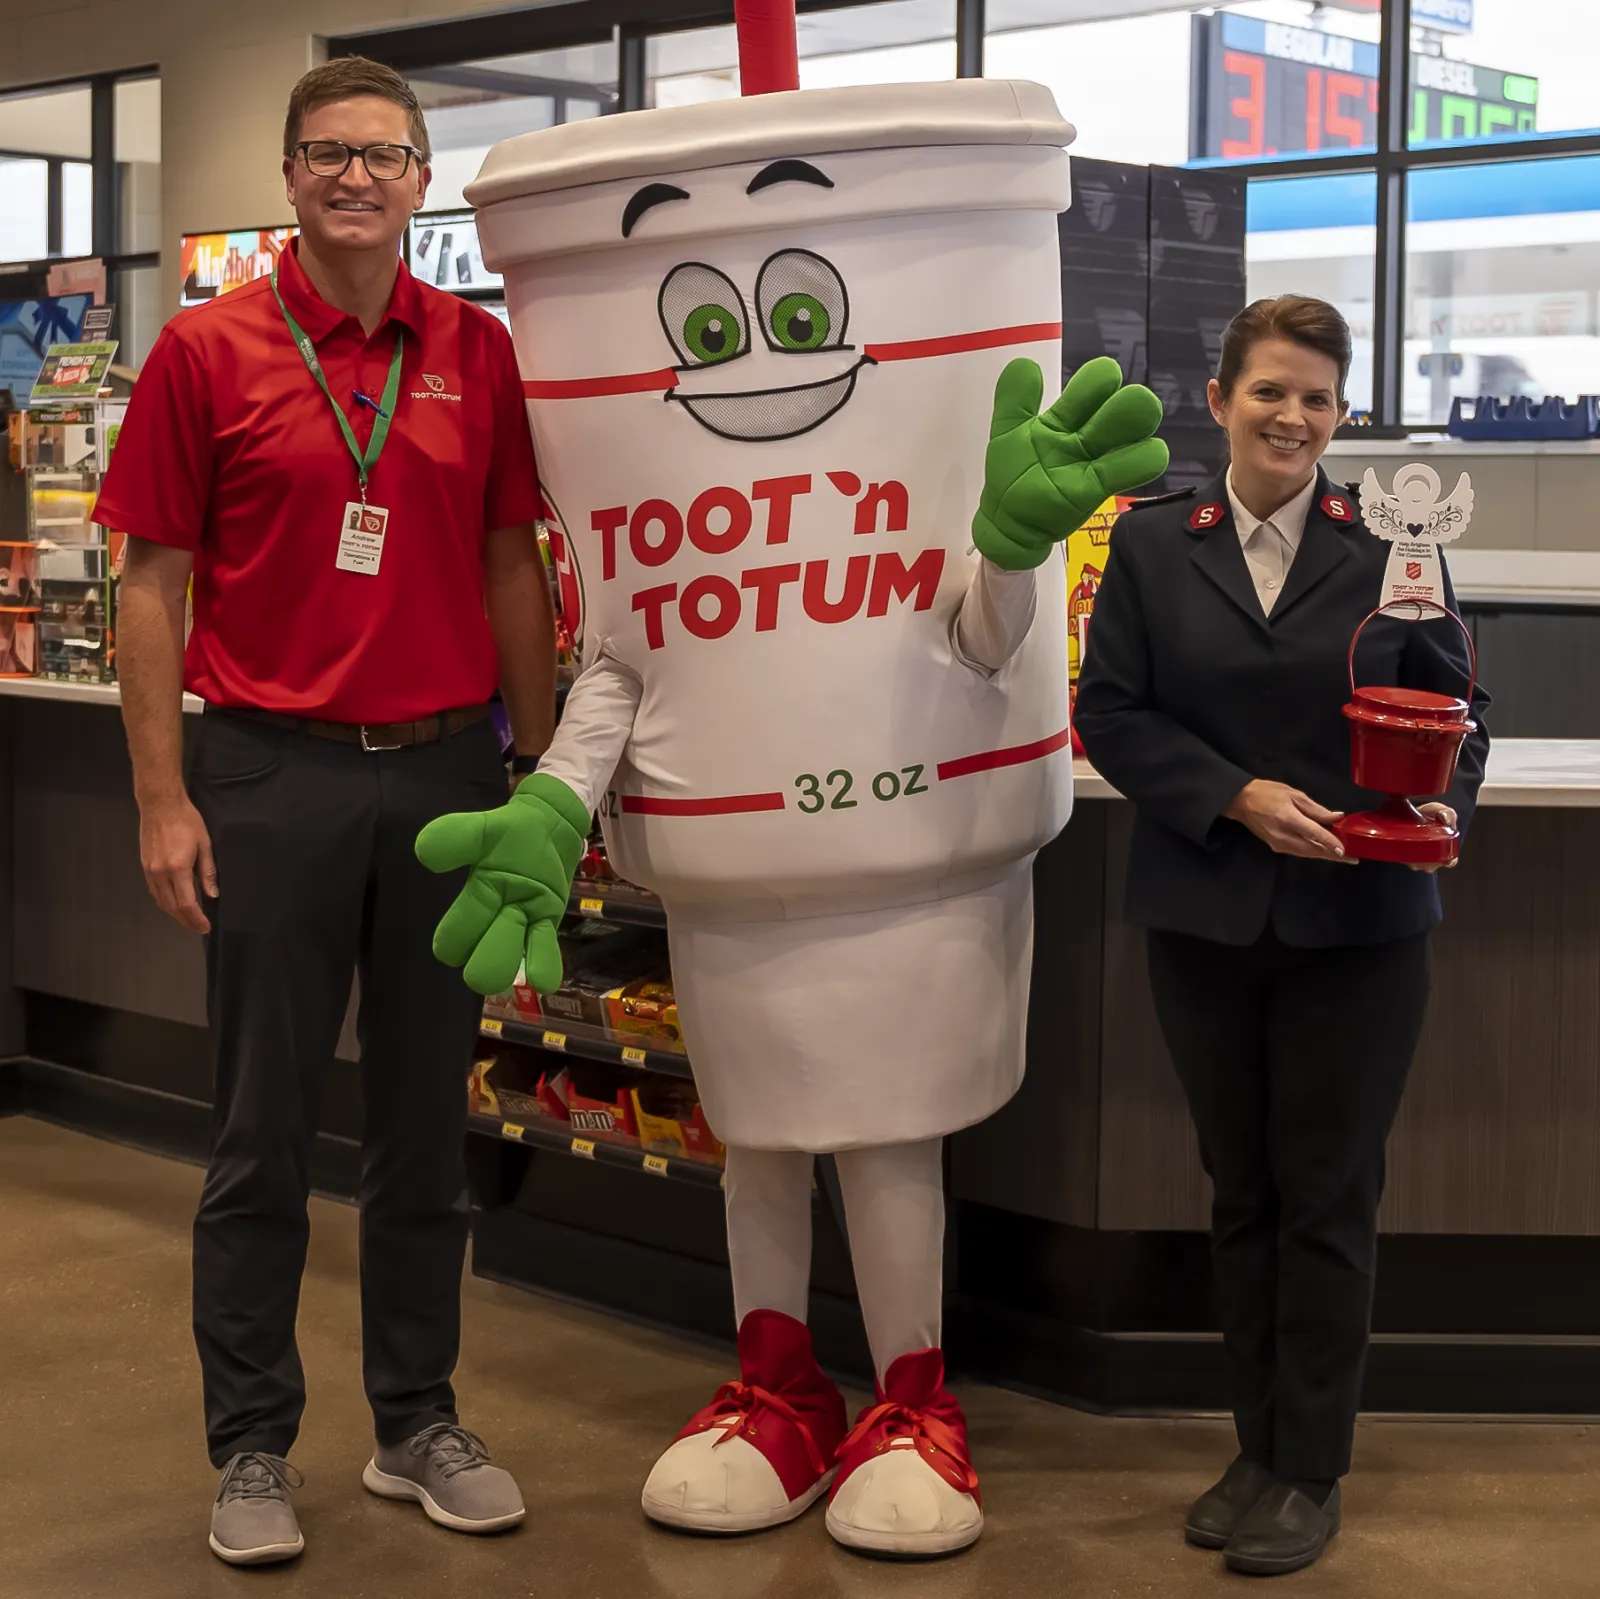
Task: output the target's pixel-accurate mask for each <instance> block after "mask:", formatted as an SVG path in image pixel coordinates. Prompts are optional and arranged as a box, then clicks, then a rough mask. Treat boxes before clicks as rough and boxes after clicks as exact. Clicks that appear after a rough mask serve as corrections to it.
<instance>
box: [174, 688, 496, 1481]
mask: <svg viewBox="0 0 1600 1599" xmlns="http://www.w3.org/2000/svg"><path fill="white" fill-rule="evenodd" d="M189 788H190V793H191V795H192V797H193V799H194V803H195V805H196V806H197V807H198V809H199V811H200V814H201V815H202V816H203V817H204V819H205V823H206V827H207V828H208V830H209V831H210V834H211V841H212V846H213V848H214V850H215V852H216V862H217V876H218V887H219V890H220V897H219V898H217V899H216V900H211V901H207V903H206V912H207V914H208V915H209V916H210V918H211V924H212V930H211V933H210V935H209V936H208V937H207V940H206V973H207V984H208V1004H209V1010H210V1019H211V1029H212V1036H213V1042H214V1047H215V1050H216V1083H215V1098H216V1106H215V1111H214V1113H213V1120H212V1131H211V1162H210V1168H209V1170H208V1171H207V1173H206V1181H205V1188H204V1191H203V1193H202V1195H201V1200H200V1211H199V1214H198V1216H197V1217H196V1218H195V1226H194V1329H195V1341H196V1343H197V1345H198V1346H199V1351H200V1366H201V1371H202V1375H203V1379H204V1386H205V1414H206V1438H207V1443H208V1445H209V1448H210V1452H211V1460H212V1463H213V1464H214V1465H217V1466H221V1465H223V1464H224V1463H225V1462H226V1461H227V1460H228V1458H229V1457H230V1456H231V1455H233V1454H234V1453H236V1452H237V1451H239V1450H263V1451H267V1452H270V1453H272V1454H277V1455H284V1454H287V1453H288V1451H289V1447H290V1445H291V1444H293V1442H294V1440H295V1436H296V1434H297V1432H298V1431H299V1425H300V1417H301V1413H302V1412H303V1410H304V1408H305V1379H304V1375H303V1373H302V1371H301V1366H300V1355H299V1351H298V1349H297V1348H296V1345H295V1316H296V1311H297V1309H298V1305H299V1299H300V1278H301V1274H302V1272H303V1271H304V1269H305V1259H306V1242H307V1237H308V1235H309V1230H310V1229H309V1223H308V1219H307V1215H306V1198H307V1194H308V1191H309V1157H310V1149H311V1142H312V1139H313V1137H314V1135H315V1132H316V1127H317V1117H318V1109H319V1105H320V1101H321V1096H322V1089H323V1084H324V1082H325V1080H326V1078H327V1073H328V1068H329V1066H330V1064H331V1063H332V1060H333V1053H334V1048H335V1046H336V1044H337V1042H338V1038H339V1030H340V1027H341V1025H342V1023H343V1020H344V1015H345V1011H346V1007H347V1006H348V1004H349V999H350V985H351V979H352V977H353V976H354V975H355V973H356V972H357V971H358V970H359V972H360V977H361V1004H360V1025H359V1032H360V1040H361V1070H362V1090H363V1098H364V1102H365V1127H364V1133H363V1139H362V1162H361V1192H360V1200H361V1246H360V1253H361V1322H362V1365H363V1374H364V1378H365V1383H366V1391H367V1397H368V1399H369V1401H370V1402H371V1405H372V1411H373V1416H374V1419H375V1423H376V1431H377V1436H378V1439H379V1441H380V1442H382V1443H384V1444H386V1445H390V1444H395V1443H399V1442H401V1441H402V1440H403V1439H405V1438H408V1437H410V1436H411V1435H412V1434H414V1433H416V1432H418V1431H420V1430H421V1429H422V1428H423V1427H426V1426H429V1425H431V1424H432V1423H434V1422H437V1421H453V1420H455V1396H454V1392H453V1390H452V1388H451V1386H450V1377H451V1373H452V1372H453V1371H454V1369H455V1363H456V1354H457V1350H458V1347H459V1342H460V1319H461V1306H460V1293H461V1270H462V1264H463V1260H464V1256H465V1252H466V1241H467V1219H468V1217H467V1199H466V1173H465V1155H464V1149H463V1143H464V1138H465V1132H466V1075H467V1072H468V1069H469V1067H470V1064H471V1059H472V1051H473V1044H474V1035H475V1032H476V1028H477V1017H478V1014H479V1007H480V1004H481V1002H480V1000H479V999H478V997H477V996H476V995H475V994H473V993H472V992H471V991H470V990H469V989H468V988H467V986H466V984H465V983H464V982H463V981H462V980H461V974H460V973H459V972H456V971H453V970H451V969H450V968H448V967H445V966H442V965H441V964H440V963H439V962H438V961H436V960H435V959H434V957H433V952H432V948H431V940H432V937H433V929H434V924H435V923H436V922H437V921H438V919H439V917H440V916H441V915H443V913H444V911H445V910H446V909H447V907H448V906H449V904H450V902H451V900H452V899H453V898H454V897H455V895H456V893H457V892H458V891H459V889H460V887H461V885H462V883H463V881H464V880H465V873H464V872H463V873H453V874H450V875H448V876H435V875H434V874H433V873H432V872H429V871H427V870H425V869H424V868H423V867H422V866H421V865H420V864H419V863H418V861H417V859H416V857H415V855H414V854H413V852H412V845H413V842H414V841H415V839H416V836H417V833H418V831H419V830H420V829H421V828H422V827H423V826H424V825H425V824H426V823H427V822H429V821H431V820H432V819H433V818H434V817H436V816H439V815H442V814H443V813H444V812H446V811H452V810H482V809H486V808H488V807H490V806H493V805H499V804H503V803H504V802H505V798H506V780H505V774H504V768H503V766H502V765H501V761H500V754H499V748H498V743H497V740H496V738H495V735H494V733H493V731H492V728H491V724H490V723H489V722H488V721H482V722H479V723H477V724H476V725H474V726H472V727H470V728H467V729H466V730H464V731H463V732H461V733H458V734H456V735H455V737H453V738H449V739H445V740H443V741H442V742H439V743H435V744H426V745H418V746H416V747H414V748H410V749H402V750H393V751H384V752H379V753H371V754H369V753H368V752H366V751H364V750H363V749H361V748H360V746H359V745H353V744H341V743H335V742H332V741H330V740H327V739H322V738H316V737H313V736H312V735H310V734H308V733H304V732H299V731H295V730H292V729H288V728H280V727H274V726H268V725H264V724H262V723H260V722H256V721H252V720H248V719H246V718H244V717H239V716H231V715H229V714H228V713H226V712H208V713H207V714H206V716H205V717H204V718H202V721H201V725H200V729H199V738H198V744H197V747H196V749H195V752H194V757H193V760H192V763H191V767H190V772H189Z"/></svg>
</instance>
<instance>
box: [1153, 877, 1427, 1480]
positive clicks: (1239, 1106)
mask: <svg viewBox="0 0 1600 1599" xmlns="http://www.w3.org/2000/svg"><path fill="white" fill-rule="evenodd" d="M1355 869H1356V870H1364V868H1355ZM1150 986H1151V990H1152V993H1153V995H1154V997H1155V1006H1156V1015H1157V1017H1158V1018H1159V1020H1160V1022H1161V1031H1162V1033H1163V1034H1164V1035H1165V1037H1166V1040H1167V1047H1168V1048H1169V1049H1170V1050H1171V1052H1172V1059H1173V1062H1174V1064H1175V1065H1176V1066H1177V1069H1178V1077H1179V1079H1180V1080H1181V1081H1182V1083H1183V1091H1184V1094H1185V1096H1186V1097H1187V1099H1188V1101H1189V1110H1190V1113H1191V1115H1192V1116H1193V1117H1194V1124H1195V1130H1196V1131H1197V1132H1198V1133H1199V1135H1200V1156H1201V1160H1202V1162H1203V1163H1204V1165H1205V1169H1206V1172H1207V1174H1208V1175H1209V1176H1210V1178H1211V1181H1212V1183H1213V1185H1214V1187H1215V1195H1214V1198H1213V1201H1212V1210H1211V1252H1212V1264H1213V1268H1214V1270H1215V1273H1216V1292H1217V1313H1218V1316H1219V1318H1220V1320H1221V1323H1222V1337H1223V1347H1224V1351H1225V1353H1226V1356H1227V1362H1228V1376H1229V1382H1230V1386H1231V1388H1232V1396H1233V1415H1234V1425H1235V1426H1236V1428H1237V1429H1238V1433H1239V1447H1240V1450H1241V1452H1242V1453H1243V1454H1244V1456H1245V1458H1246V1459H1248V1460H1253V1461H1255V1462H1256V1463H1257V1464H1259V1465H1263V1466H1266V1467H1268V1468H1269V1469H1271V1470H1273V1471H1275V1472H1276V1473H1277V1475H1278V1476H1279V1477H1281V1478H1283V1479H1284V1480H1286V1481H1303V1480H1309V1481H1321V1480H1327V1479H1332V1478H1336V1477H1342V1476H1343V1475H1344V1474H1345V1473H1346V1472H1347V1471H1348V1470H1349V1469H1350V1445H1351V1441H1352V1438H1353V1435H1354V1432H1355V1421H1356V1409H1357V1406H1358V1404H1359V1403H1360V1398H1361V1378H1362V1373H1363V1371H1364V1369H1365V1366H1366V1355H1367V1343H1368V1337H1369V1329H1370V1327H1371V1320H1372V1288H1373V1278H1374V1269H1375V1265H1376V1258H1377V1242H1378V1201H1379V1199H1380V1198H1381V1197H1382V1195H1383V1181H1384V1173H1385V1156H1384V1146H1385V1143H1386V1141H1387V1139H1388V1137H1389V1129H1390V1128H1391V1127H1392V1126H1393V1125H1394V1118H1395V1113H1396V1112H1397V1111H1398V1110H1399V1108H1400V1097H1401V1095H1402V1094H1403V1093H1404V1091H1405V1085H1406V1077H1407V1075H1408V1074H1409V1072H1410V1070H1411V1057H1412V1055H1413V1054H1414V1053H1415V1051H1416V1047H1417V1038H1418V1036H1419V1034H1420V1033H1421V1031H1422V1018H1423V1015H1424V1013H1425V1012H1426V1010H1427V1006H1428V938H1427V934H1425V933H1419V934H1418V935H1417V936H1416V937H1414V938H1402V939H1396V940H1394V941H1393V942H1392V943H1384V944H1365V945H1352V946H1346V947H1342V948H1338V949H1291V948H1288V947H1287V946H1285V945H1283V944H1281V943H1279V942H1278V940H1277V938H1276V937H1274V936H1273V935H1272V934H1271V933H1270V932H1269V933H1268V934H1267V935H1266V936H1265V937H1263V938H1262V939H1261V940H1260V942H1259V943H1256V944H1253V945H1250V946H1249V947H1247V948H1242V949H1240V948H1234V947H1231V946H1229V945H1225V944H1217V943H1213V942H1211V941H1210V940H1209V939H1204V938H1190V937H1187V936H1185V935H1184V934H1181V933H1160V932H1152V933H1151V934H1150Z"/></svg>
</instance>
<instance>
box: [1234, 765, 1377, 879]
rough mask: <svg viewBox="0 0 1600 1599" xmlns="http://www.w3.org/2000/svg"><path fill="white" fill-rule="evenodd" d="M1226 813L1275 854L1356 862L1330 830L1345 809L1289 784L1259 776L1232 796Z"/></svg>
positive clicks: (1307, 858)
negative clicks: (1332, 807) (1321, 801)
mask: <svg viewBox="0 0 1600 1599" xmlns="http://www.w3.org/2000/svg"><path fill="white" fill-rule="evenodd" d="M1223 815H1224V816H1229V817H1232V818H1233V820H1234V821H1236V822H1242V823H1243V824H1244V825H1245V826H1246V827H1248V828H1249V829H1250V831H1251V832H1252V833H1254V834H1255V835H1256V837H1257V838H1259V839H1260V840H1261V842H1262V843H1263V844H1265V845H1266V846H1267V848H1268V849H1270V850H1271V851H1272V852H1273V853H1274V854H1275V855H1299V856H1301V857H1303V858H1304V859H1306V860H1312V861H1348V862H1349V864H1350V865H1352V866H1354V865H1356V864H1357V862H1356V859H1355V857H1354V856H1353V855H1346V854H1345V850H1344V845H1343V844H1341V843H1340V842H1339V840H1338V839H1337V838H1336V837H1335V836H1334V835H1333V834H1332V833H1330V832H1329V831H1328V828H1329V826H1330V824H1332V823H1334V822H1337V821H1338V820H1339V818H1340V817H1341V816H1343V815H1344V812H1343V811H1330V810H1327V809H1326V808H1325V807H1323V806H1321V805H1319V804H1317V802H1316V801H1315V800H1314V799H1312V798H1311V797H1310V796H1309V795H1307V794H1302V793H1301V792H1300V790H1299V789H1297V788H1290V787H1289V785H1288V784H1287V783H1271V782H1268V781H1267V780H1266V779H1265V778H1260V777H1258V778H1257V779H1256V780H1255V781H1254V782H1252V783H1246V784H1245V786H1244V787H1243V788H1241V789H1240V790H1239V792H1238V793H1237V794H1235V795H1234V796H1233V799H1232V800H1231V801H1230V802H1229V804H1228V808H1227V810H1226V811H1224V812H1223Z"/></svg>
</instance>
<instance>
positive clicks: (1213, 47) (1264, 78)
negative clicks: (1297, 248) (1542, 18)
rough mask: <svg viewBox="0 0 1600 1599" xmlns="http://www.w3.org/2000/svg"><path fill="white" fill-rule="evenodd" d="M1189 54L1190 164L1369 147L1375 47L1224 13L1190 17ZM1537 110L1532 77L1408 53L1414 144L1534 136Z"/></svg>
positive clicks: (1374, 116)
mask: <svg viewBox="0 0 1600 1599" xmlns="http://www.w3.org/2000/svg"><path fill="white" fill-rule="evenodd" d="M1417 3H1418V0H1413V5H1416V4H1417ZM1434 3H1435V4H1439V5H1442V4H1444V0H1434ZM1193 48H1194V52H1195V63H1196V67H1197V70H1196V73H1195V89H1196V92H1195V96H1194V105H1193V111H1192V122H1191V127H1190V135H1189V156H1190V159H1191V160H1204V159H1213V160H1214V159H1218V158H1220V159H1222V160H1233V161H1257V160H1260V159H1261V158H1262V157H1264V156H1274V155H1309V154H1318V153H1330V152H1334V151H1342V150H1359V149H1372V148H1374V147H1375V146H1376V145H1377V142H1378V47H1377V45H1375V44H1368V43H1367V42H1366V41H1364V40H1361V39H1349V38H1346V37H1344V36H1343V35H1342V34H1334V33H1321V32H1318V31H1317V30H1315V29H1312V28H1296V27H1292V26H1290V25H1289V24H1288V23H1282V22H1262V21H1261V20H1259V19H1258V18H1255V17H1240V16H1234V15H1231V14H1229V13H1224V14H1222V15H1220V16H1197V17H1196V18H1195V19H1194V45H1193ZM1538 103H1539V80H1538V79H1537V78H1533V77H1529V76H1527V75H1525V74H1522V73H1516V72H1506V71H1504V70H1502V69H1500V68H1498V67H1481V66H1475V65H1473V64H1472V63H1471V62H1467V61H1452V60H1448V59H1446V58H1445V57H1443V56H1436V55H1419V54H1416V53H1413V54H1412V56H1411V83H1410V114H1411V125H1410V130H1409V135H1408V137H1409V142H1410V143H1411V144H1413V145H1416V144H1421V143H1424V142H1427V141H1430V140H1432V141H1437V140H1451V139H1461V140H1468V139H1481V138H1492V137H1494V136H1496V135H1505V134H1527V133H1534V132H1536V131H1537V128H1538Z"/></svg>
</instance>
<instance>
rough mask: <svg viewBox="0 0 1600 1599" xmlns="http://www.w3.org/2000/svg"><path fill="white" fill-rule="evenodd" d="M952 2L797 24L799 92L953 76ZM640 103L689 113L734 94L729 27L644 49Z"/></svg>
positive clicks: (818, 15)
mask: <svg viewBox="0 0 1600 1599" xmlns="http://www.w3.org/2000/svg"><path fill="white" fill-rule="evenodd" d="M955 32H956V6H955V0H881V3H880V4H877V5H869V6H852V7H846V8H843V9H840V10H837V11H808V12H805V13H803V14H802V15H801V17H800V19H799V47H800V87H801V88H802V89H837V88H843V87H846V86H849V85H853V84H864V83H925V82H929V81H938V80H941V79H946V78H954V77H955V75H956V43H955ZM645 70H646V75H647V78H648V85H647V89H646V103H647V104H649V105H652V106H669V105H692V104H694V103H695V102H696V101H699V100H726V99H732V98H734V97H735V96H737V95H738V93H739V46H738V40H737V37H736V35H735V33H734V30H733V28H732V27H721V28H692V29H689V30H687V31H685V32H682V33H663V34H657V35H655V36H654V37H652V38H651V39H650V40H649V41H648V44H647V46H646V52H645Z"/></svg>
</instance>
